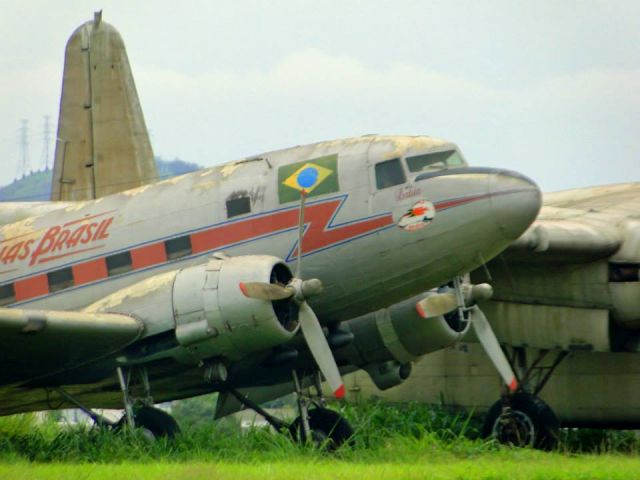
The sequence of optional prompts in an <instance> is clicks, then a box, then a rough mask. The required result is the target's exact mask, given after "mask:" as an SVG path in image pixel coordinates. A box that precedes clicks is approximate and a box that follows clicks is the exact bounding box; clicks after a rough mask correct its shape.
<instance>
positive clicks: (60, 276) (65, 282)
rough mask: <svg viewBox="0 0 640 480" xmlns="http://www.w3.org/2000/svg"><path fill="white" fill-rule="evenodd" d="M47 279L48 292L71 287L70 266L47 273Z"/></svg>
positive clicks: (71, 275) (71, 273)
mask: <svg viewBox="0 0 640 480" xmlns="http://www.w3.org/2000/svg"><path fill="white" fill-rule="evenodd" d="M47 280H48V281H49V291H50V292H57V291H58V290H64V289H65V288H69V287H73V272H72V271H71V267H67V268H61V269H60V270H54V271H53V272H49V273H47Z"/></svg>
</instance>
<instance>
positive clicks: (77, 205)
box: [64, 202, 92, 212]
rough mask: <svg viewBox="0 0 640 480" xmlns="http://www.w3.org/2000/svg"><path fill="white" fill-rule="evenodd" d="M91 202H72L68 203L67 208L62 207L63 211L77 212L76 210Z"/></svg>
mask: <svg viewBox="0 0 640 480" xmlns="http://www.w3.org/2000/svg"><path fill="white" fill-rule="evenodd" d="M90 203H92V202H73V203H70V204H69V206H68V207H67V208H65V209H64V211H65V212H77V211H78V210H82V209H83V208H84V207H86V206H87V205H89V204H90Z"/></svg>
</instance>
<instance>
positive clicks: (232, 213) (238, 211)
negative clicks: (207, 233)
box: [227, 197, 251, 218]
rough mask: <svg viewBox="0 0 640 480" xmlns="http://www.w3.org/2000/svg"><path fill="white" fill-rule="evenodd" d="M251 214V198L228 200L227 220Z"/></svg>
mask: <svg viewBox="0 0 640 480" xmlns="http://www.w3.org/2000/svg"><path fill="white" fill-rule="evenodd" d="M250 212H251V201H250V200H249V197H240V198H233V199H230V200H227V218H231V217H237V216H238V215H242V214H244V213H250Z"/></svg>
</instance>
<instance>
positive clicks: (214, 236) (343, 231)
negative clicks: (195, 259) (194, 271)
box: [191, 199, 393, 254]
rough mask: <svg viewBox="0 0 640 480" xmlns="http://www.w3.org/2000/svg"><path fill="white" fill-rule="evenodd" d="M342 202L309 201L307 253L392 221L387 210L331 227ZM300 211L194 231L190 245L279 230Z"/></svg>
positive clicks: (198, 247) (201, 247) (203, 248)
mask: <svg viewBox="0 0 640 480" xmlns="http://www.w3.org/2000/svg"><path fill="white" fill-rule="evenodd" d="M341 204H342V199H336V200H331V201H328V202H323V203H318V204H313V205H308V206H307V207H306V208H305V210H304V214H305V218H304V220H305V225H308V227H307V229H306V231H305V233H304V236H303V242H302V249H303V251H304V253H305V254H307V253H312V252H314V251H317V250H321V249H323V248H325V247H328V246H329V245H333V244H336V243H340V242H343V241H345V240H348V239H350V238H353V237H358V236H360V235H364V234H366V233H370V232H373V231H375V230H378V229H380V228H384V227H387V226H389V225H391V224H392V223H393V220H392V218H391V215H390V214H387V215H383V216H380V217H375V218H370V219H365V220H361V221H357V222H353V223H349V224H347V225H339V226H335V227H332V226H330V225H329V223H330V221H331V219H332V218H333V216H334V215H335V213H336V211H337V210H338V208H339V207H340V205H341ZM298 214H299V213H298V209H297V208H294V209H291V210H285V211H282V212H276V213H273V214H271V215H267V216H264V217H258V218H250V219H247V220H243V221H240V222H235V223H231V224H225V225H220V226H218V227H213V228H210V229H208V230H205V231H202V232H197V233H193V234H192V235H191V248H192V251H193V253H201V252H207V251H210V250H215V249H217V248H221V247H224V246H228V245H233V244H235V243H240V242H243V241H246V240H250V239H255V238H259V237H263V236H265V235H269V234H272V233H276V232H279V231H283V230H289V229H292V228H295V227H296V226H297V225H298Z"/></svg>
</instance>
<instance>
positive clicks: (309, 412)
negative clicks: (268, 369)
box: [229, 371, 353, 451]
mask: <svg viewBox="0 0 640 480" xmlns="http://www.w3.org/2000/svg"><path fill="white" fill-rule="evenodd" d="M292 376H293V385H294V388H295V394H296V400H297V404H298V412H299V415H298V417H297V418H296V419H295V420H294V421H293V422H292V423H291V424H290V425H289V424H287V423H286V422H284V421H282V420H280V419H278V418H276V417H274V416H273V415H271V414H270V413H269V412H267V411H266V410H264V409H263V408H262V407H260V405H258V404H256V403H255V402H253V401H251V400H250V399H249V398H247V397H246V396H244V395H242V394H241V393H240V392H238V391H237V390H229V393H230V394H231V395H233V396H234V397H236V399H238V401H240V403H242V404H243V405H244V406H245V407H247V408H250V409H251V410H253V411H254V412H256V413H258V414H260V415H262V416H263V417H264V419H265V420H266V421H267V422H268V423H269V425H271V426H272V427H273V428H275V429H276V430H277V431H279V432H288V433H289V434H290V435H291V437H292V438H293V439H294V440H295V441H298V442H301V443H304V442H311V443H312V444H314V445H316V446H317V447H319V448H324V449H326V450H328V451H333V450H335V449H337V448H338V447H340V446H341V445H343V444H345V443H347V444H351V442H352V441H353V429H352V428H351V425H349V422H347V420H346V419H345V418H344V417H342V416H341V415H340V414H339V413H338V412H335V411H333V410H330V409H328V408H326V406H325V405H326V402H325V399H324V397H323V396H322V389H321V387H320V383H321V379H320V373H316V374H315V375H314V385H313V387H314V390H315V394H312V393H311V388H304V387H303V385H302V382H301V380H300V377H299V376H298V373H297V372H295V371H294V372H292Z"/></svg>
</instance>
